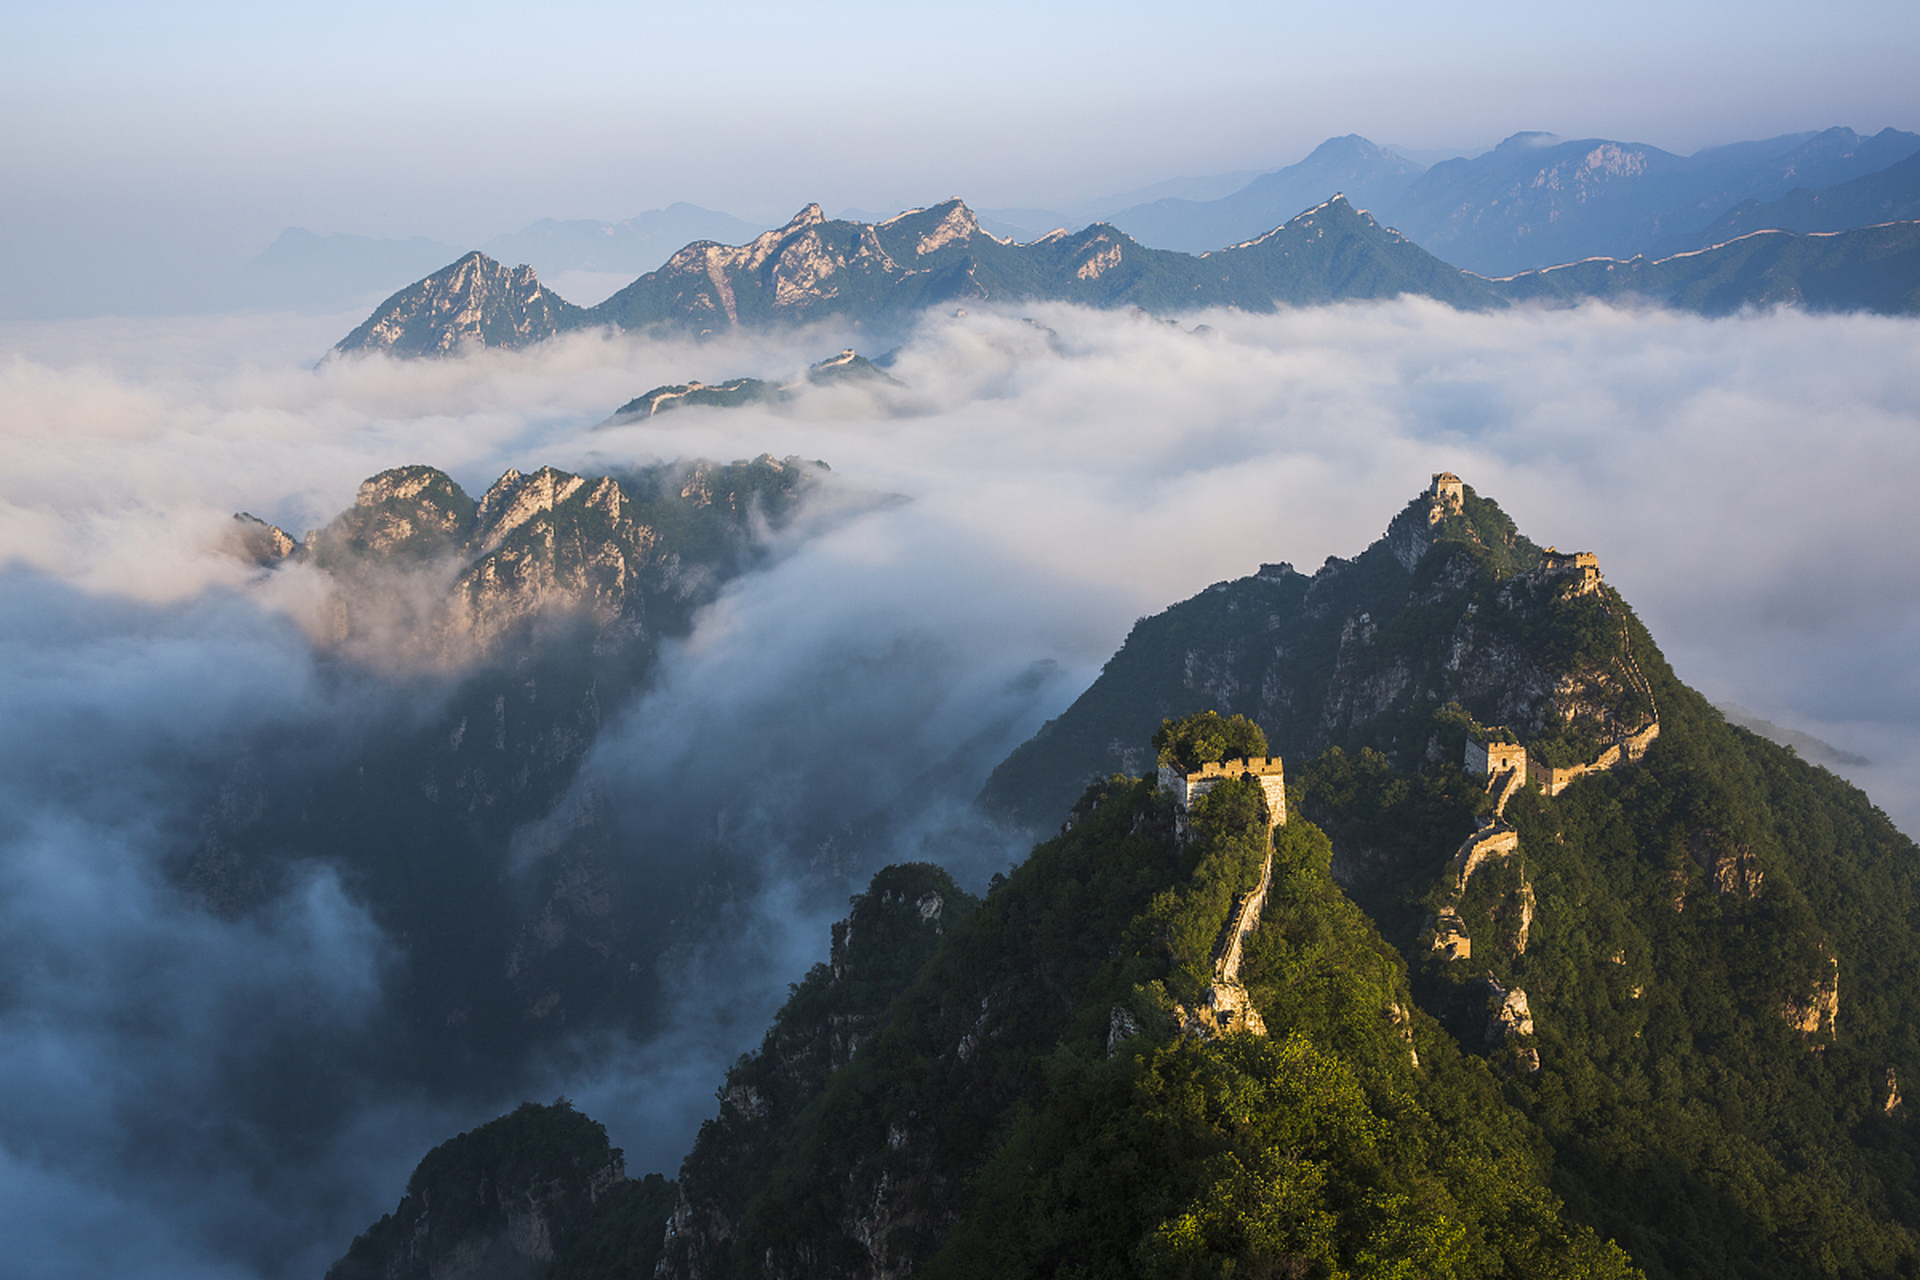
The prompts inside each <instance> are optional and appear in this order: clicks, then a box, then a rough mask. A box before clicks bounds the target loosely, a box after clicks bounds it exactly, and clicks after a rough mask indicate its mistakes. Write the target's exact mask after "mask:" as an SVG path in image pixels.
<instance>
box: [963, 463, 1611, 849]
mask: <svg viewBox="0 0 1920 1280" xmlns="http://www.w3.org/2000/svg"><path fill="white" fill-rule="evenodd" d="M1443 479H1444V480H1445V481H1447V482H1448V483H1444V484H1443ZM1435 485H1436V486H1437V487H1438V489H1439V491H1430V492H1429V493H1428V494H1426V495H1424V496H1422V497H1420V498H1418V499H1415V500H1414V501H1413V502H1411V503H1409V504H1408V505H1407V507H1406V508H1405V509H1404V510H1402V511H1401V512H1400V514H1399V515H1397V516H1395V517H1394V519H1393V521H1392V523H1391V524H1390V525H1389V526H1388V529H1387V532H1386V534H1385V536H1383V537H1382V538H1381V539H1380V540H1379V541H1377V542H1375V543H1374V544H1373V545H1372V546H1371V547H1369V548H1367V550H1366V551H1365V552H1363V553H1362V554H1360V555H1359V556H1356V557H1355V558H1354V559H1352V560H1340V559H1335V558H1330V559H1329V560H1328V561H1327V563H1326V564H1325V565H1323V566H1322V567H1321V569H1320V570H1319V571H1318V572H1317V573H1315V574H1313V575H1312V576H1311V577H1308V576H1307V575H1304V574H1301V573H1299V572H1297V571H1296V570H1295V569H1294V568H1293V567H1292V566H1291V565H1289V564H1286V563H1284V562H1283V563H1280V564H1275V565H1263V566H1261V568H1260V572H1259V573H1257V574H1256V575H1254V576H1252V577H1249V578H1242V579H1239V580H1237V581H1234V582H1223V583H1216V584H1214V585H1213V586H1211V587H1209V588H1207V590H1205V591H1203V592H1201V593H1200V594H1199V595H1196V596H1194V597H1193V598H1192V599H1189V600H1186V601H1184V602H1182V603H1180V604H1177V605H1175V606H1173V607H1172V608H1170V609H1168V610H1167V611H1166V612H1164V613H1161V614H1159V615H1156V616H1155V617H1152V618H1147V619H1143V620H1142V621H1141V622H1139V623H1137V624H1136V625H1135V627H1134V629H1133V632H1132V634H1131V635H1129V636H1128V637H1127V641H1126V643H1125V644H1124V645H1123V646H1122V647H1121V649H1120V651H1119V652H1118V653H1116V654H1115V655H1114V656H1113V657H1112V658H1111V659H1110V660H1109V661H1108V663H1107V666H1106V669H1105V671H1103V672H1102V673H1101V676H1100V678H1099V679H1098V680H1097V681H1095V682H1094V684H1093V686H1092V687H1091V688H1089V689H1088V690H1087V691H1086V692H1085V693H1084V694H1082V695H1081V696H1080V698H1079V699H1078V700H1077V701H1075V703H1074V704H1073V706H1071V707H1070V708H1068V709H1067V711H1066V712H1065V713H1063V714H1062V715H1061V716H1060V717H1059V718H1058V719H1056V720H1053V721H1050V722H1048V724H1047V725H1046V726H1045V727H1043V728H1042V729H1041V730H1040V732H1039V733H1038V734H1036V735H1035V736H1034V737H1033V739H1032V740H1031V741H1029V742H1028V743H1026V744H1025V745H1023V746H1021V747H1020V748H1019V749H1018V750H1016V751H1015V752H1014V754H1013V755H1011V756H1009V757H1008V758H1007V760H1006V761H1005V762H1004V763H1003V764H1002V765H1001V766H1000V767H999V768H998V769H996V770H995V771H994V773H993V776H992V777H991V778H990V779H989V780H988V782H987V786H986V789H985V790H984V791H983V792H982V799H983V800H984V801H986V802H987V803H988V804H989V805H991V806H992V807H994V808H997V809H1000V810H1003V811H1005V812H1008V813H1010V814H1012V815H1014V816H1016V817H1018V818H1019V819H1021V820H1022V821H1025V822H1027V823H1030V824H1032V825H1034V826H1037V827H1042V828H1044V826H1045V825H1047V824H1049V823H1050V822H1051V821H1053V820H1054V815H1056V814H1058V813H1060V812H1061V811H1062V810H1063V809H1064V808H1065V807H1066V806H1067V805H1069V804H1071V803H1072V801H1073V797H1075V796H1077V795H1078V794H1079V793H1080V792H1081V790H1082V789H1084V788H1085V787H1086V785H1087V784H1088V783H1089V782H1090V781H1091V780H1093V779H1095V778H1099V777H1104V776H1106V775H1107V774H1109V773H1114V772H1120V773H1127V774H1138V773H1140V772H1142V770H1143V769H1144V768H1145V767H1146V764H1147V761H1146V759H1145V758H1144V756H1143V754H1142V751H1143V744H1144V743H1145V742H1146V741H1147V739H1148V738H1149V737H1150V736H1151V735H1152V733H1153V730H1154V728H1155V727H1156V726H1158V725H1159V723H1160V721H1161V720H1162V719H1163V718H1164V717H1167V716H1180V715H1185V714H1187V713H1189V712H1192V711H1198V710H1203V709H1207V708H1213V709H1215V710H1218V711H1220V712H1221V713H1222V714H1229V713H1237V714H1244V715H1246V716H1247V717H1248V718H1250V719H1252V720H1253V721H1255V722H1256V723H1258V724H1259V725H1260V726H1261V727H1262V728H1263V729H1265V730H1266V732H1267V737H1268V740H1269V741H1270V742H1271V743H1272V744H1273V746H1274V748H1275V749H1276V750H1277V751H1279V752H1280V753H1281V754H1282V755H1284V756H1286V757H1288V758H1289V759H1298V758H1302V757H1305V756H1311V755H1317V754H1318V753H1319V752H1321V751H1323V750H1325V749H1326V748H1328V747H1330V746H1344V747H1346V748H1348V749H1350V750H1357V749H1358V748H1359V747H1360V746H1363V745H1369V746H1375V747H1378V748H1379V749H1382V750H1385V751H1386V752H1387V753H1388V755H1389V756H1390V758H1392V759H1393V760H1395V761H1396V762H1397V763H1400V764H1403V765H1415V764H1418V763H1419V762H1420V761H1422V760H1423V759H1425V758H1426V757H1427V756H1428V755H1429V754H1430V753H1431V752H1434V751H1437V750H1439V747H1438V745H1437V744H1436V743H1435V742H1434V741H1433V740H1432V734H1431V732H1430V731H1429V727H1428V723H1427V722H1428V719H1429V717H1430V713H1431V710H1432V708H1433V707H1435V706H1438V705H1442V704H1445V703H1450V702H1457V703H1460V704H1462V705H1463V706H1465V707H1466V708H1467V709H1468V710H1469V711H1471V712H1472V713H1473V714H1474V715H1476V716H1478V717H1479V718H1480V719H1481V720H1482V721H1484V722H1486V723H1488V724H1507V725H1512V726H1513V727H1515V728H1516V729H1518V730H1520V731H1521V732H1524V733H1526V734H1529V735H1539V734H1542V733H1545V732H1547V731H1548V729H1549V726H1555V725H1557V726H1559V728H1558V729H1557V730H1556V731H1557V732H1560V733H1563V734H1567V735H1571V736H1573V737H1575V738H1578V739H1580V740H1582V741H1583V742H1584V741H1599V740H1602V739H1604V738H1605V737H1607V736H1608V735H1609V734H1610V732H1611V729H1612V726H1614V725H1616V724H1619V723H1623V722H1626V721H1629V720H1633V719H1634V718H1635V716H1636V715H1637V713H1638V709H1639V708H1638V706H1637V704H1636V698H1637V695H1636V694H1635V693H1633V692H1632V691H1631V689H1630V686H1629V683H1628V681H1627V680H1626V679H1625V677H1624V673H1623V670H1622V669H1621V667H1620V663H1619V657H1620V625H1621V624H1620V621H1619V620H1618V618H1617V616H1616V614H1617V613H1618V612H1619V610H1620V608H1621V606H1619V605H1617V604H1616V603H1613V602H1612V601H1611V600H1610V599H1609V598H1608V597H1606V596H1604V595H1602V594H1598V593H1589V594H1584V595H1581V596H1580V597H1578V600H1577V602H1576V603H1575V604H1574V605H1573V606H1572V608H1571V610H1570V611H1569V616H1559V611H1554V616H1552V617H1551V618H1549V617H1547V616H1546V615H1545V614H1543V612H1542V607H1541V606H1542V605H1544V603H1545V602H1546V601H1549V600H1551V599H1553V598H1555V594H1556V593H1557V592H1558V591H1559V590H1561V589H1562V588H1563V587H1564V586H1565V585H1568V584H1569V583H1573V582H1577V581H1578V579H1579V573H1578V571H1577V570H1576V569H1575V568H1573V567H1572V566H1567V565H1563V564H1561V563H1560V562H1559V561H1558V560H1557V559H1556V560H1555V561H1553V562H1546V561H1544V560H1543V555H1542V552H1541V550H1540V549H1539V548H1538V547H1536V546H1534V544H1533V543H1531V542H1529V541H1528V540H1527V539H1526V538H1525V537H1524V536H1523V535H1521V534H1520V533H1519V532H1518V531H1517V530H1516V529H1515V528H1514V527H1513V522H1512V521H1511V520H1510V519H1508V518H1507V516H1506V513H1505V512H1503V511H1501V510H1500V508H1499V507H1498V506H1497V505H1496V504H1494V503H1493V502H1490V501H1488V500H1486V499H1483V498H1481V497H1480V496H1479V495H1478V494H1476V493H1475V492H1474V491H1473V489H1472V488H1471V487H1470V486H1459V485H1458V482H1457V481H1453V480H1452V478H1451V477H1444V478H1443V477H1435ZM1456 486H1457V487H1456ZM1496 573H1497V574H1500V575H1503V576H1501V577H1500V578H1499V579H1497V580H1494V579H1490V578H1489V577H1488V575H1490V574H1496ZM1572 615H1578V616H1572ZM1541 639H1548V640H1550V641H1551V645H1550V646H1548V645H1543V644H1540V643H1538V641H1539V640H1541ZM1569 659H1576V660H1577V661H1578V663H1579V665H1578V666H1577V667H1576V668H1574V669H1572V670H1569V669H1567V663H1568V660H1569Z"/></svg>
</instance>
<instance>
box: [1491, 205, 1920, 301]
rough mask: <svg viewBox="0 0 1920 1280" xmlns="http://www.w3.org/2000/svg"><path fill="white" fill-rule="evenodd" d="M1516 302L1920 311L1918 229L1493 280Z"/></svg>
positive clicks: (1752, 242) (1774, 239) (1766, 235)
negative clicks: (1599, 301) (1600, 301)
mask: <svg viewBox="0 0 1920 1280" xmlns="http://www.w3.org/2000/svg"><path fill="white" fill-rule="evenodd" d="M1489 284H1490V287H1491V288H1492V289H1493V290H1494V291H1495V292H1496V293H1498V294H1499V295H1500V296H1502V297H1504V298H1507V299H1509V300H1511V301H1514V302H1541V301H1548V302H1558V303H1573V302H1579V301H1581V300H1584V299H1588V298H1598V299H1603V300H1607V301H1624V302H1634V301H1644V302H1652V303H1657V304H1660V305H1663V306H1668V307H1673V308H1675V309H1677V310H1681V311H1696V312H1700V313H1702V314H1705V315H1729V314H1732V313H1733V312H1736V311H1739V310H1742V309H1743V308H1747V307H1770V306H1794V307H1802V308H1805V309H1806V310H1808V311H1872V312H1877V313H1878V314H1880V315H1914V314H1916V313H1920V222H1890V223H1886V224H1884V225H1881V226H1874V227H1859V228H1856V229H1854V230H1852V231H1835V232H1817V233H1814V234H1810V235H1800V234H1798V233H1796V232H1792V231H1756V232H1753V233H1752V234H1750V235H1745V236H1742V237H1740V238H1739V239H1738V240H1733V241H1730V242H1729V243H1726V244H1721V245H1716V246H1714V247H1713V248H1711V249H1701V250H1698V251H1696V252H1693V253H1682V254H1676V255H1674V256H1673V257H1671V258H1661V259H1659V260H1658V261H1651V260H1649V259H1646V258H1633V259H1630V260H1628V261H1624V262H1623V261H1620V260H1618V259H1614V258H1590V259H1588V260H1586V261H1584V262H1575V263H1570V264H1568V265H1567V266H1564V267H1550V268H1548V269H1547V270H1545V271H1529V272H1525V273H1524V274H1521V275H1517V276H1512V277H1509V278H1507V279H1504V280H1494V281H1491V282H1489Z"/></svg>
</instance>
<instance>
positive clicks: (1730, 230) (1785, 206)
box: [1699, 151, 1920, 247]
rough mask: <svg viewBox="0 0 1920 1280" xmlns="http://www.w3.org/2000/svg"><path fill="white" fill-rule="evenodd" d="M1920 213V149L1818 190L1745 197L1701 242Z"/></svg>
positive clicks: (1919, 216)
mask: <svg viewBox="0 0 1920 1280" xmlns="http://www.w3.org/2000/svg"><path fill="white" fill-rule="evenodd" d="M1915 219H1920V151H1916V152H1915V153H1914V154H1912V155H1910V156H1908V157H1907V158H1906V159H1904V160H1902V161H1900V162H1899V163H1898V164H1893V165H1889V166H1887V167H1886V168H1885V169H1881V170H1879V171H1878V172H1875V173H1870V174H1867V175H1866V176H1864V177H1860V178H1855V179H1853V180H1852V181H1851V182H1842V183H1839V184H1837V185H1835V186H1831V187H1828V188H1826V189H1825V190H1824V191H1817V190H1815V189H1813V188H1812V187H1797V188H1795V189H1794V190H1792V191H1790V192H1788V193H1787V194H1786V195H1784V196H1781V197H1780V198H1779V199H1778V200H1766V201H1762V200H1745V201H1742V202H1741V203H1739V204H1737V205H1735V206H1734V207H1733V208H1731V209H1729V210H1727V211H1726V212H1725V213H1723V214H1721V215H1720V217H1718V218H1717V219H1715V220H1714V222H1713V224H1712V225H1711V226H1709V227H1708V228H1707V229H1706V230H1705V231H1704V232H1702V233H1701V235H1700V239H1699V246H1700V247H1705V246H1708V245H1716V244H1725V243H1726V242H1727V241H1729V240H1733V239H1737V238H1738V237H1740V236H1744V235H1748V234H1750V233H1752V232H1755V231H1800V232H1807V231H1846V230H1849V229H1851V228H1853V227H1866V226H1873V225H1875V224H1876V223H1882V222H1911V221H1913V220H1915Z"/></svg>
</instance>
